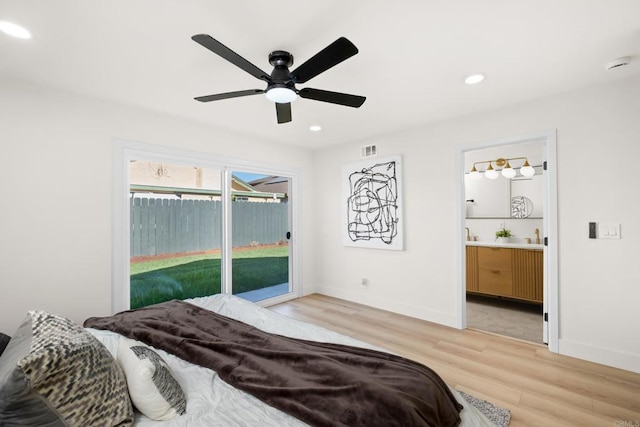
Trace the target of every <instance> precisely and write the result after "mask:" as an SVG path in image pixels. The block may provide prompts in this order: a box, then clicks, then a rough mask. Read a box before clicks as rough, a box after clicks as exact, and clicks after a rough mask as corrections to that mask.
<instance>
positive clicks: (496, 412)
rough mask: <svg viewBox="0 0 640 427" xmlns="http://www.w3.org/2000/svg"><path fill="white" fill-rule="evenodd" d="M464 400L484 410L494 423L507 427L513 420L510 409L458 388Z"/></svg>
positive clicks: (481, 410)
mask: <svg viewBox="0 0 640 427" xmlns="http://www.w3.org/2000/svg"><path fill="white" fill-rule="evenodd" d="M456 391H457V392H458V393H460V395H462V397H464V400H466V401H467V402H469V404H470V405H472V406H474V407H475V408H477V409H478V410H479V411H480V412H482V413H483V414H484V415H485V416H486V417H487V418H488V419H489V421H491V422H492V423H494V424H495V425H496V426H498V427H507V426H508V425H509V422H510V421H511V411H509V410H508V409H504V408H500V407H499V406H496V405H494V404H493V403H491V402H487V401H486V400H482V399H478V398H477V397H474V396H471V395H469V394H467V393H465V392H462V391H460V390H456Z"/></svg>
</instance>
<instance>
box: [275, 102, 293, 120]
mask: <svg viewBox="0 0 640 427" xmlns="http://www.w3.org/2000/svg"><path fill="white" fill-rule="evenodd" d="M275 104H276V115H277V116H278V123H288V122H290V121H291V103H290V102H288V103H286V104H280V103H279V102H276V103H275Z"/></svg>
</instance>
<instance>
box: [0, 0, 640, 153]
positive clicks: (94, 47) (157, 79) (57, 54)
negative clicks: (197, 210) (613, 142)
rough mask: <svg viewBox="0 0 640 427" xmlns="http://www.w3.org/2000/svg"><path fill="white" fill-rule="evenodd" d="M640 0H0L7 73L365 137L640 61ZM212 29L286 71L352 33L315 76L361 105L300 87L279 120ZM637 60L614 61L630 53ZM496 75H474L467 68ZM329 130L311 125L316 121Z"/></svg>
mask: <svg viewBox="0 0 640 427" xmlns="http://www.w3.org/2000/svg"><path fill="white" fill-rule="evenodd" d="M639 17H640V1H639V0H607V1H605V0H482V1H480V0H407V1H397V2H390V1H382V0H366V1H365V0H349V1H346V0H324V1H314V2H310V1H292V0H279V1H277V2H266V1H257V0H254V1H249V0H233V1H226V2H222V1H212V0H182V1H180V0H126V1H125V0H91V1H87V0H55V1H45V0H20V1H18V0H0V21H3V20H4V21H13V22H15V23H18V24H21V25H23V26H25V27H27V28H28V29H29V30H30V31H31V32H32V33H33V35H34V38H33V39H32V40H28V41H25V40H19V39H13V38H10V37H8V36H6V35H4V34H3V33H0V76H1V75H6V76H9V77H12V78H18V79H22V80H26V81H30V82H35V83H37V84H42V85H47V86H52V87H56V88H60V89H63V90H70V91H73V92H78V93H82V94H87V95H90V96H94V97H99V98H103V99H108V100H111V101H115V102H118V103H124V104H130V105H135V106H138V107H142V108H145V109H151V110H154V111H158V112H162V113H166V114H170V115H174V116H180V117H183V118H187V119H190V120H195V121H200V122H204V123H208V124H210V125H212V126H215V127H218V128H223V129H228V130H233V131H236V132H242V133H245V134H250V135H255V136H256V137H258V138H260V139H268V140H271V141H280V142H284V143H288V144H294V145H297V146H301V147H309V148H318V147H323V146H327V145H331V144H338V143H343V142H347V141H362V140H366V139H367V138H370V137H372V136H375V135H384V134H389V133H392V132H396V131H399V130H402V129H409V128H415V127H419V126H423V125H425V124H428V123H432V122H435V121H440V120H443V119H447V118H452V117H457V116H463V115H467V114H472V113H477V112H479V111H485V110H491V109H495V108H499V107H503V106H508V105H513V104H517V103H520V102H523V101H527V100H531V99H535V98H539V97H545V96H548V95H552V94H556V93H560V92H566V91H569V90H572V89H576V88H580V87H586V86H590V85H595V84H599V83H603V82H606V81H611V80H616V79H622V78H627V77H630V76H632V75H638V74H640V20H639V19H638V18H639ZM198 33H206V34H210V35H211V36H212V37H214V38H216V39H218V40H219V41H220V42H222V43H224V44H225V45H227V46H228V47H229V48H231V49H232V50H234V51H236V52H237V53H239V54H240V55H241V56H243V57H244V58H246V59H248V60H249V61H251V62H253V63H254V64H256V65H257V66H258V67H259V68H261V69H263V70H265V71H267V72H269V73H270V72H271V66H270V65H269V63H268V60H267V55H268V53H269V52H270V51H272V50H287V51H289V52H291V53H293V55H294V57H295V64H294V65H293V67H292V69H294V68H295V67H296V65H300V64H302V62H304V61H305V60H306V59H308V58H309V57H311V56H312V55H314V54H315V53H316V52H318V51H319V50H321V49H322V48H324V47H325V46H327V45H328V44H329V43H331V42H333V41H334V40H336V39H337V38H338V37H340V36H345V37H347V38H348V39H350V40H351V41H352V42H353V43H354V44H355V45H356V46H357V47H358V48H359V50H360V53H359V54H358V55H356V56H354V57H352V58H350V59H348V60H347V61H345V62H343V63H341V64H339V65H338V66H336V67H334V68H332V69H330V70H328V71H327V72H325V73H324V74H321V75H320V76H318V77H316V78H314V79H312V80H311V81H310V82H308V83H306V84H304V85H298V89H301V88H302V87H313V88H317V89H325V90H332V91H337V92H346V93H352V94H356V95H364V96H366V97H367V101H366V102H365V104H364V105H363V106H362V107H361V108H359V109H354V108H350V107H343V106H338V105H332V104H327V103H322V102H318V101H312V100H308V99H298V100H297V101H295V102H294V103H293V104H292V110H293V122H291V123H287V124H282V125H278V124H277V123H276V117H275V107H274V106H273V104H272V103H271V102H269V101H268V100H266V99H265V97H264V96H262V95H256V96H250V97H244V98H235V99H228V100H224V101H216V102H209V103H200V102H197V101H194V100H193V98H194V97H195V96H201V95H209V94H213V93H219V92H229V91H236V90H243V89H264V87H265V84H264V83H263V82H261V81H259V80H257V79H255V78H254V77H252V76H250V75H249V74H247V73H245V72H244V71H242V70H240V69H239V68H236V67H234V66H233V65H231V64H230V63H228V62H226V61H225V60H223V59H222V58H220V57H218V56H217V55H214V54H213V53H212V52H210V51H208V50H206V49H205V48H203V47H202V46H200V45H198V44H196V43H195V42H193V41H192V40H191V36H192V35H194V34H198ZM620 56H635V61H634V62H632V63H631V64H630V65H629V66H626V67H621V68H619V69H616V70H612V71H606V70H605V68H604V66H605V64H606V63H607V62H608V61H609V60H611V59H613V58H616V57H620ZM478 72H479V73H483V74H485V75H486V76H487V78H486V80H485V81H484V82H483V83H481V84H479V85H475V86H467V85H465V84H464V83H463V79H464V78H465V77H466V76H467V75H468V74H472V73H478ZM311 124H320V125H322V126H323V131H322V132H319V133H312V132H310V131H309V129H308V128H309V125H311Z"/></svg>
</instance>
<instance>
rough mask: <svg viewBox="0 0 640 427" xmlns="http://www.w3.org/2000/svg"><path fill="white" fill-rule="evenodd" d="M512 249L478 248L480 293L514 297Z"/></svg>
mask: <svg viewBox="0 0 640 427" xmlns="http://www.w3.org/2000/svg"><path fill="white" fill-rule="evenodd" d="M511 270H512V269H511V249H509V248H490V247H479V248H478V291H480V292H482V293H485V294H491V295H504V296H512V295H513V274H512V271H511Z"/></svg>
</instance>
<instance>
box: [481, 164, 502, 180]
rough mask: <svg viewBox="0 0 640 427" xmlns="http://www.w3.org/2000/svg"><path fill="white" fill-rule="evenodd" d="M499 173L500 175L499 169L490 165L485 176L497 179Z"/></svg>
mask: <svg viewBox="0 0 640 427" xmlns="http://www.w3.org/2000/svg"><path fill="white" fill-rule="evenodd" d="M498 175H499V173H498V171H497V170H495V169H494V168H492V167H491V165H489V167H488V168H487V170H486V171H485V172H484V176H486V177H487V178H489V179H496V178H497V177H498Z"/></svg>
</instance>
